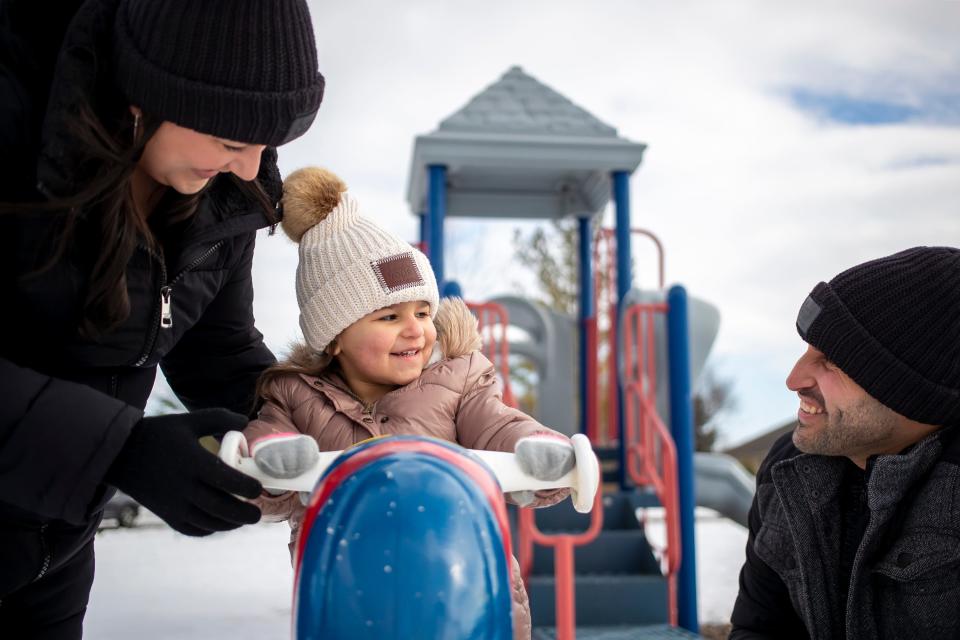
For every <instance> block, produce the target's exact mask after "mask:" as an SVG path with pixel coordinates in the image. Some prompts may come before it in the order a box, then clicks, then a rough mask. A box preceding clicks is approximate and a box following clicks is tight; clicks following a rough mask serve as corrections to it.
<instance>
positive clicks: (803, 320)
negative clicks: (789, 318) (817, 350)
mask: <svg viewBox="0 0 960 640" xmlns="http://www.w3.org/2000/svg"><path fill="white" fill-rule="evenodd" d="M820 311H821V308H820V305H819V304H817V301H816V300H814V299H813V298H812V297H811V296H807V299H806V300H804V301H803V304H802V305H801V306H800V313H798V314H797V328H798V329H800V333H802V334H803V335H804V336H806V335H807V331H809V330H810V325H812V324H813V323H814V321H815V320H816V319H817V317H818V316H819V315H820Z"/></svg>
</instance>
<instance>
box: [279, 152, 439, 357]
mask: <svg viewBox="0 0 960 640" xmlns="http://www.w3.org/2000/svg"><path fill="white" fill-rule="evenodd" d="M281 225H282V227H283V230H284V232H285V233H286V234H287V235H288V236H289V237H290V239H291V240H293V241H294V242H297V243H299V245H300V246H299V254H300V264H299V265H297V303H298V304H299V305H300V328H301V329H302V330H303V335H304V337H305V338H306V340H307V344H309V345H310V347H311V348H312V349H314V350H316V351H318V352H322V351H323V350H324V349H326V348H327V346H328V345H329V344H330V343H331V342H332V341H333V339H334V338H336V337H337V336H338V335H340V332H342V331H343V330H344V329H346V328H347V327H349V326H350V325H351V324H353V323H354V322H356V321H357V320H359V319H360V318H362V317H363V316H365V315H367V314H368V313H373V312H374V311H376V310H378V309H382V308H383V307H388V306H390V305H392V304H397V303H400V302H416V301H418V300H425V301H426V302H427V303H429V304H430V315H431V316H436V313H437V307H438V306H439V302H440V295H439V292H438V290H437V279H436V276H434V274H433V269H432V268H431V267H430V262H429V261H428V260H427V257H426V256H425V255H423V253H421V252H420V251H418V250H417V249H416V248H414V247H412V246H411V245H410V244H409V243H407V242H404V241H403V240H401V239H400V238H398V237H397V236H395V235H393V234H392V233H390V232H389V231H386V230H385V229H383V228H381V227H380V226H379V225H377V224H376V223H374V222H373V221H372V220H370V219H369V218H366V217H364V216H363V215H361V213H360V207H359V204H358V203H357V200H356V199H355V198H354V197H353V196H352V195H350V194H349V193H348V192H347V186H346V184H344V182H343V181H342V180H341V179H340V178H338V177H337V176H336V175H334V174H333V173H331V172H330V171H327V170H326V169H321V168H318V167H307V168H304V169H298V170H297V171H294V172H293V173H291V174H290V175H289V176H287V179H286V180H285V181H284V184H283V222H282V223H281Z"/></svg>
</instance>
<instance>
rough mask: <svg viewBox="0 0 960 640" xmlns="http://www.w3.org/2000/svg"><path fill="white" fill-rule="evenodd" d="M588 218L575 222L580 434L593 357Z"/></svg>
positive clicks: (586, 418) (587, 417)
mask: <svg viewBox="0 0 960 640" xmlns="http://www.w3.org/2000/svg"><path fill="white" fill-rule="evenodd" d="M590 221H591V218H590V217H585V218H580V219H578V220H577V224H578V229H579V232H580V237H579V240H580V245H579V249H580V262H579V265H578V266H579V270H580V433H583V434H586V433H587V425H588V424H589V422H590V417H591V416H590V415H589V403H588V402H587V396H588V395H589V393H590V383H591V382H593V381H592V380H589V379H588V378H587V367H588V365H589V362H590V358H592V357H595V356H594V354H592V353H590V351H589V346H590V345H588V344H587V323H588V322H589V321H590V320H591V319H592V318H593V316H594V315H595V313H596V311H595V309H594V308H593V264H592V261H593V251H592V246H591V245H592V244H593V242H592V241H593V235H592V234H591V233H590V231H591V229H590Z"/></svg>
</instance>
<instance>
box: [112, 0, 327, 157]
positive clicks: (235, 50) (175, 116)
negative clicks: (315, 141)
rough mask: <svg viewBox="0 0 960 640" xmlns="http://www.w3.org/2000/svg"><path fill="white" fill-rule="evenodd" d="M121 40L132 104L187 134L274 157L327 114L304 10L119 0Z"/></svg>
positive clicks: (243, 1)
mask: <svg viewBox="0 0 960 640" xmlns="http://www.w3.org/2000/svg"><path fill="white" fill-rule="evenodd" d="M113 36H114V37H113V40H114V52H113V61H114V72H115V77H116V81H117V85H118V86H119V87H120V89H121V90H122V91H123V92H124V94H125V96H126V98H127V100H129V101H130V104H133V105H136V106H138V107H140V108H142V109H143V110H144V111H146V112H147V113H150V114H151V115H153V116H156V117H158V118H160V119H162V120H169V121H171V122H173V123H175V124H178V125H180V126H182V127H187V128H188V129H194V130H196V131H201V132H203V133H208V134H211V135H215V136H218V137H221V138H226V139H228V140H233V141H236V142H245V143H250V144H265V145H268V146H274V147H275V146H279V145H281V144H283V143H285V142H289V141H290V140H293V139H294V138H296V137H298V136H300V135H302V134H303V133H305V132H306V131H307V129H308V128H310V125H311V124H312V123H313V119H314V117H315V116H316V114H317V110H318V109H319V108H320V101H321V100H322V98H323V88H324V81H323V76H322V75H320V73H319V71H318V70H317V49H316V42H315V40H314V36H313V27H312V25H311V23H310V13H309V11H308V10H307V4H306V0H120V3H119V7H118V9H117V14H116V18H115V21H114V25H113Z"/></svg>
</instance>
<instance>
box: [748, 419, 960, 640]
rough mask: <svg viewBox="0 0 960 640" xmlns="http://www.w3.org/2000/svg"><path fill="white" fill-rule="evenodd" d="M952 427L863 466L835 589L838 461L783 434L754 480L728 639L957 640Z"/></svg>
mask: <svg viewBox="0 0 960 640" xmlns="http://www.w3.org/2000/svg"><path fill="white" fill-rule="evenodd" d="M958 432H960V427H953V428H946V429H941V430H940V431H938V432H936V433H934V434H932V435H930V436H928V437H927V438H925V439H924V440H921V441H920V442H918V443H917V444H915V445H913V446H912V447H910V448H908V449H907V450H906V451H904V452H902V453H901V454H898V455H881V456H875V457H871V458H870V459H869V460H868V464H867V473H866V477H865V479H866V503H867V509H868V520H867V525H866V529H865V530H864V533H863V538H862V540H861V541H860V545H859V548H858V549H857V551H856V555H855V557H854V560H853V564H852V567H851V571H850V582H849V585H847V586H848V597H847V602H846V607H843V606H841V602H842V601H843V597H842V585H840V584H839V580H838V575H839V574H840V571H839V570H838V564H839V557H840V555H841V553H842V550H841V548H840V545H841V535H842V534H841V531H840V525H841V523H842V522H843V520H844V518H843V514H841V513H840V506H839V505H840V504H842V500H841V498H840V496H839V493H840V491H841V482H842V478H843V475H844V467H845V463H846V460H845V459H844V458H839V457H830V456H819V455H811V454H804V453H801V452H800V451H798V450H797V449H796V448H795V447H794V446H793V443H792V441H791V434H787V435H785V436H784V437H782V438H781V439H780V440H778V441H777V443H776V444H774V446H773V448H772V449H771V451H770V453H769V454H768V455H767V458H766V460H764V462H763V464H762V465H761V467H760V471H759V473H758V475H757V494H756V497H755V498H754V502H753V506H752V507H751V509H750V515H749V520H750V535H749V538H748V542H747V560H746V563H745V564H744V567H743V570H742V571H741V574H740V593H739V595H738V596H737V601H736V604H735V606H734V610H733V616H732V622H733V631H732V632H731V635H730V638H731V640H747V639H760V638H766V639H774V638H775V639H777V640H781V639H790V638H811V639H815V640H827V639H836V638H847V639H848V640H867V639H879V640H887V639H889V640H893V639H903V638H909V639H910V640H925V639H930V640H934V639H936V640H942V639H944V638H960V607H958V606H957V605H958V603H960V501H958V500H957V496H958V495H960V437H957V436H958Z"/></svg>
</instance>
